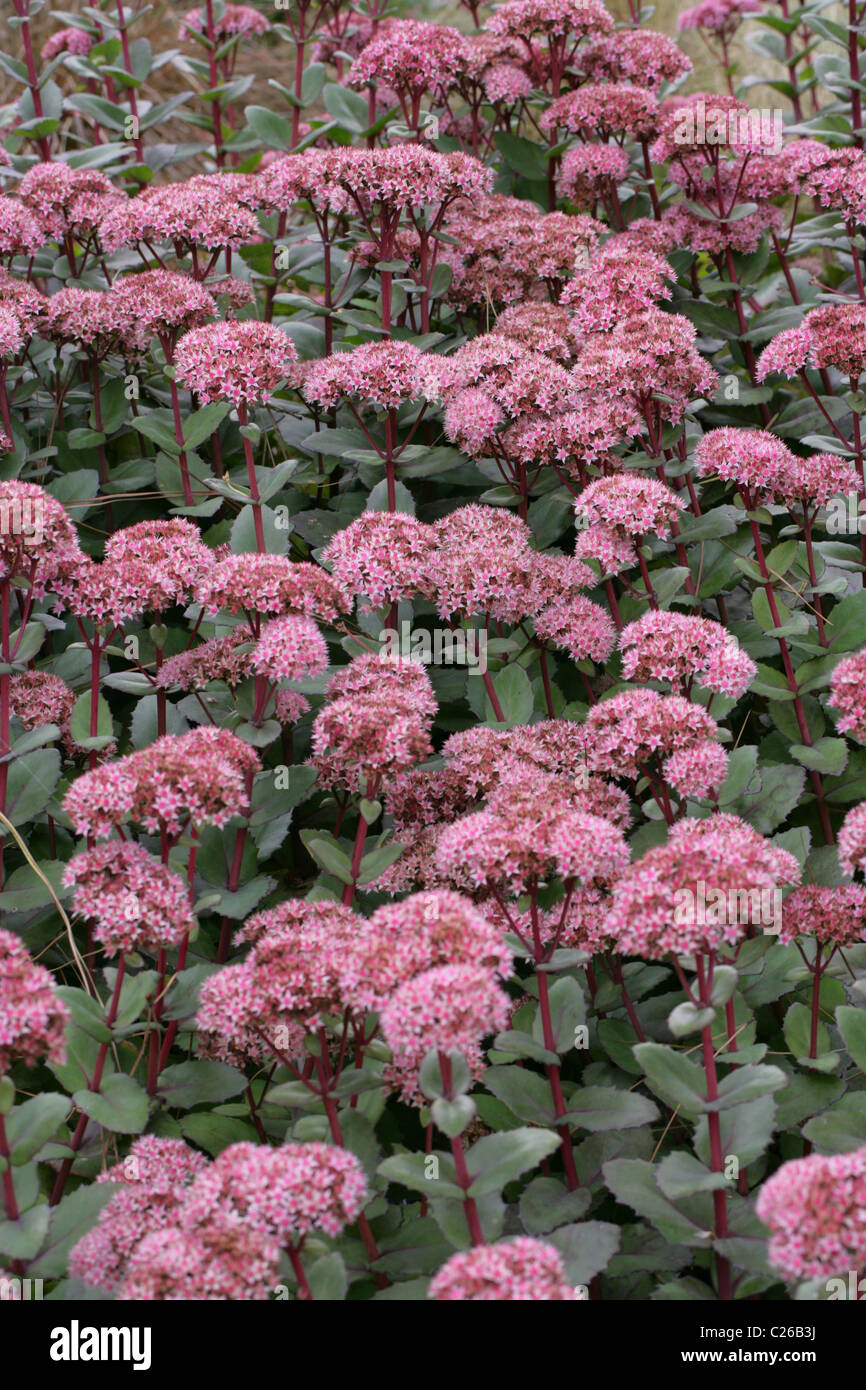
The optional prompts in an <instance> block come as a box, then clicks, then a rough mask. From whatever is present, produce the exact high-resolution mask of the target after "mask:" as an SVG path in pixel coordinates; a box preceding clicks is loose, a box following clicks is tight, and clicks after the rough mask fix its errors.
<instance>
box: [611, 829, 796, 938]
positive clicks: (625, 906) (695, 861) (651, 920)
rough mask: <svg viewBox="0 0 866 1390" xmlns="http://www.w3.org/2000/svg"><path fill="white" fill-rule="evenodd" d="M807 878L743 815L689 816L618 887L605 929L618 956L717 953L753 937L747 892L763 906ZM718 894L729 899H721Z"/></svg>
mask: <svg viewBox="0 0 866 1390" xmlns="http://www.w3.org/2000/svg"><path fill="white" fill-rule="evenodd" d="M799 878H800V866H799V864H798V863H797V860H796V859H795V858H794V856H793V855H792V854H789V853H788V851H787V850H783V849H779V848H778V847H777V846H776V845H774V844H773V843H772V841H770V840H767V839H765V838H764V837H763V835H759V834H758V832H757V831H756V830H754V829H753V828H752V826H750V825H747V824H746V822H745V821H743V820H741V819H740V818H739V816H734V815H728V814H721V813H720V814H716V815H714V816H710V817H709V818H708V819H707V820H692V819H691V818H688V817H686V818H685V819H683V820H680V821H677V822H676V824H675V825H673V826H671V828H670V829H669V831H668V839H667V842H666V843H665V844H663V845H657V846H656V847H655V848H653V849H650V850H647V852H646V854H644V855H643V856H642V857H641V858H640V859H638V860H636V861H635V862H634V863H633V864H632V865H630V866H629V868H627V869H626V871H625V873H624V874H622V876H621V877H620V878H619V879H618V880H617V881H616V882H615V883H614V885H613V902H612V905H611V909H610V912H609V914H608V917H607V921H606V923H605V930H606V931H609V932H610V933H611V935H612V936H614V937H615V938H616V944H617V948H618V950H620V951H623V952H625V953H628V954H633V955H640V956H645V957H647V958H648V959H650V960H659V959H661V958H662V957H664V956H666V955H668V954H670V953H673V954H675V955H689V956H691V955H695V954H697V953H700V952H704V951H715V950H717V949H718V948H719V947H720V946H722V945H724V944H725V943H727V944H729V945H732V944H734V943H735V942H737V941H738V940H740V938H741V937H742V936H743V935H744V934H745V931H746V927H747V925H748V920H746V921H741V920H740V918H741V917H742V916H743V914H742V912H741V911H740V904H741V902H742V897H743V895H744V894H745V895H747V896H748V897H749V902H750V904H751V902H752V900H753V899H755V898H757V899H759V900H760V901H762V900H763V899H762V893H763V892H766V891H769V892H775V891H776V890H777V889H779V888H781V886H782V885H783V884H786V883H796V882H798V880H799ZM710 889H712V890H717V891H718V893H720V894H721V895H722V896H723V901H721V902H716V901H714V900H713V899H712V898H711V895H710V891H709V890H710ZM702 893H703V896H702ZM731 895H733V904H732V903H731ZM704 898H706V905H705V906H702V904H703V902H704ZM731 906H733V907H734V911H731V910H730V908H731Z"/></svg>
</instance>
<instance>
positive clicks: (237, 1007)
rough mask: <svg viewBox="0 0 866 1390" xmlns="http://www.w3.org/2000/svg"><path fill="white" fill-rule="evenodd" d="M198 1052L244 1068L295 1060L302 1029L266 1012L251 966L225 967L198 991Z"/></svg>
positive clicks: (286, 1018)
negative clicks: (284, 1059) (277, 1056)
mask: <svg viewBox="0 0 866 1390" xmlns="http://www.w3.org/2000/svg"><path fill="white" fill-rule="evenodd" d="M196 1032H197V1046H198V1052H199V1055H200V1056H202V1057H212V1058H214V1059H215V1060H216V1061H218V1062H229V1063H230V1064H232V1065H234V1066H246V1065H247V1063H248V1062H253V1063H255V1064H256V1065H260V1064H261V1063H263V1062H266V1063H268V1064H270V1063H272V1062H273V1059H274V1056H275V1055H277V1051H275V1049H277V1050H278V1055H279V1056H280V1057H283V1058H285V1057H288V1058H295V1057H300V1056H302V1055H303V1052H304V1030H303V1028H302V1027H301V1026H300V1024H298V1023H295V1022H294V1021H293V1020H292V1019H291V1018H290V1017H289V1016H288V1015H285V1016H281V1015H279V1014H278V1015H276V1016H272V1015H270V1014H269V1013H268V1011H267V1008H266V1005H265V1003H264V1001H263V1000H262V997H261V994H260V991H259V990H258V988H257V986H256V976H255V972H254V970H253V968H252V966H251V965H250V964H249V963H248V962H247V961H244V962H243V963H242V964H240V965H225V966H223V968H222V970H219V971H218V972H217V973H216V974H215V975H210V976H209V977H208V978H207V979H206V980H205V982H204V984H203V985H202V987H201V991H200V993H199V1003H198V1014H197V1015H196Z"/></svg>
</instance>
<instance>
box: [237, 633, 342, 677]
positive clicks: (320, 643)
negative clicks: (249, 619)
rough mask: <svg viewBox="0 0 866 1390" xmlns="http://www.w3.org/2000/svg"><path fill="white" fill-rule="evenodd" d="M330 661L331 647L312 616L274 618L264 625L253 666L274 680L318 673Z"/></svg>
mask: <svg viewBox="0 0 866 1390" xmlns="http://www.w3.org/2000/svg"><path fill="white" fill-rule="evenodd" d="M327 664H328V647H327V643H326V642H325V639H324V637H323V636H322V634H321V633H320V631H319V629H318V628H317V627H316V624H315V623H314V622H313V621H312V619H311V618H274V619H273V620H272V621H271V622H269V623H265V624H264V625H263V626H262V630H261V635H260V637H259V640H258V641H257V643H256V645H255V647H254V648H253V651H252V653H251V655H250V666H251V667H252V669H253V670H254V671H255V672H256V674H257V675H260V676H269V677H270V678H271V680H276V681H278V680H301V679H302V677H304V676H317V675H320V674H321V672H322V671H324V669H325V667H326V666H327Z"/></svg>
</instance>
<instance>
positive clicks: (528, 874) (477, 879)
mask: <svg viewBox="0 0 866 1390" xmlns="http://www.w3.org/2000/svg"><path fill="white" fill-rule="evenodd" d="M627 862H628V849H627V847H626V843H625V840H624V838H623V835H622V831H621V830H619V829H617V827H616V826H615V825H613V824H612V823H611V822H610V821H608V820H606V819H604V818H602V817H601V816H594V815H592V814H590V813H588V812H585V811H578V810H575V809H574V808H573V806H572V805H571V804H570V802H569V800H568V797H567V793H566V792H565V789H564V788H560V787H559V786H558V785H557V780H556V779H555V778H552V777H550V776H549V775H547V774H545V773H542V772H538V771H531V770H530V769H529V768H525V769H523V770H521V769H520V767H519V766H518V767H516V768H515V769H514V772H513V774H512V776H510V777H506V778H504V779H502V780H501V781H499V782H498V783H497V785H496V786H495V787H494V788H493V790H492V791H491V793H490V795H489V799H488V805H487V809H486V810H484V811H476V812H474V813H473V814H471V815H468V816H463V817H461V819H460V820H458V821H455V822H454V823H453V824H452V825H449V826H447V827H446V828H445V829H444V830H443V831H442V833H441V835H440V836H439V843H438V846H437V850H436V864H437V867H438V869H439V871H440V872H441V873H442V874H444V875H446V876H447V877H448V878H450V880H451V881H452V882H453V883H454V884H455V885H456V886H458V887H466V888H469V889H470V890H475V889H482V888H483V889H487V888H491V889H498V890H499V891H505V892H507V893H509V894H510V895H514V896H518V895H519V894H520V893H522V892H526V891H527V890H528V889H529V888H530V887H531V885H532V884H533V883H536V884H537V883H540V882H547V881H548V880H549V879H551V878H553V877H555V876H558V877H560V878H562V879H564V880H565V881H566V882H569V883H570V882H573V881H574V880H577V879H579V880H582V881H590V880H594V879H608V878H610V877H612V876H614V875H616V874H617V873H619V872H621V871H622V869H623V867H624V866H625V864H626V863H627Z"/></svg>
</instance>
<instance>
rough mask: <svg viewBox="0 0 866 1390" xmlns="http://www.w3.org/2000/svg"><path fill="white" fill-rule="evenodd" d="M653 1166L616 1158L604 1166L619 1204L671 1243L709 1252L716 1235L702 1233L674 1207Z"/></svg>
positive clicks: (608, 1181)
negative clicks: (695, 1247)
mask: <svg viewBox="0 0 866 1390" xmlns="http://www.w3.org/2000/svg"><path fill="white" fill-rule="evenodd" d="M656 1171H657V1170H656V1169H655V1168H654V1166H653V1164H651V1163H647V1162H645V1161H644V1160H643V1159H639V1158H614V1159H611V1160H610V1161H609V1162H608V1163H605V1164H604V1167H603V1169H602V1172H603V1173H604V1180H605V1182H606V1184H607V1186H608V1187H609V1188H610V1190H611V1192H612V1193H613V1195H614V1197H616V1200H617V1201H618V1202H622V1203H623V1204H624V1205H625V1206H628V1207H631V1208H632V1209H633V1210H634V1211H636V1212H637V1214H638V1216H642V1217H643V1218H644V1220H646V1221H649V1222H650V1223H651V1224H652V1225H653V1226H654V1227H655V1228H656V1230H657V1231H658V1232H659V1233H660V1234H661V1235H663V1236H664V1237H665V1238H666V1239H667V1240H670V1241H674V1242H676V1243H681V1244H683V1245H696V1246H703V1247H704V1248H706V1247H707V1246H708V1245H709V1243H710V1241H711V1240H712V1231H707V1230H702V1229H701V1227H700V1226H697V1225H696V1224H695V1222H694V1221H692V1220H691V1218H690V1217H688V1216H686V1215H685V1213H684V1212H681V1211H679V1210H678V1209H677V1207H675V1206H674V1204H673V1202H671V1201H669V1200H668V1198H667V1197H665V1195H664V1194H663V1193H662V1192H661V1190H660V1189H659V1187H658V1184H657V1182H656Z"/></svg>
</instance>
